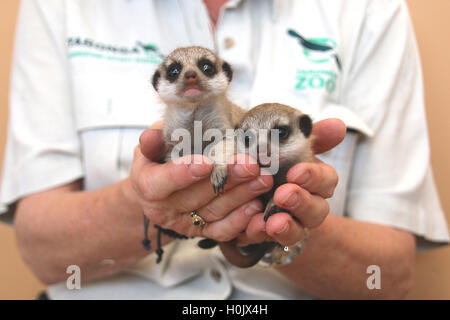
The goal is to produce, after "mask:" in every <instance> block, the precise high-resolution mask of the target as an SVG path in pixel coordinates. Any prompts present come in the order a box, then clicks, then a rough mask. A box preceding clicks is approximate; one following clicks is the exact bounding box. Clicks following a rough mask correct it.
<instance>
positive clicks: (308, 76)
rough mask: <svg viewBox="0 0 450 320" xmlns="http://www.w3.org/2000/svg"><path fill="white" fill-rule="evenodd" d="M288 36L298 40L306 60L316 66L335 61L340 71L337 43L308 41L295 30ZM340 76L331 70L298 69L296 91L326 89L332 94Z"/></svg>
mask: <svg viewBox="0 0 450 320" xmlns="http://www.w3.org/2000/svg"><path fill="white" fill-rule="evenodd" d="M287 33H288V35H289V36H291V37H293V38H295V39H297V40H298V43H299V44H300V46H301V47H302V53H303V55H304V56H305V58H306V59H307V60H308V61H310V62H313V63H314V64H322V63H325V62H329V61H330V60H334V61H335V62H336V65H337V67H338V69H339V70H341V62H340V59H339V57H338V55H337V53H336V50H335V48H336V42H335V41H334V40H333V39H330V38H308V39H306V38H305V37H303V36H302V35H300V34H299V33H298V32H296V31H295V30H293V29H288V32H287ZM337 77H338V75H337V74H336V73H335V72H333V71H331V70H303V69H297V72H296V84H295V89H296V90H307V89H315V90H317V89H325V90H326V91H327V92H328V93H332V92H333V91H334V90H335V89H336V80H337Z"/></svg>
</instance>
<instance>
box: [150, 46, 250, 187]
mask: <svg viewBox="0 0 450 320" xmlns="http://www.w3.org/2000/svg"><path fill="white" fill-rule="evenodd" d="M232 77H233V71H232V69H231V67H230V65H229V64H228V63H227V62H226V61H224V60H222V59H220V58H219V57H218V56H217V55H215V54H214V53H213V52H212V51H210V50H208V49H205V48H202V47H195V46H194V47H186V48H179V49H176V50H174V51H172V52H171V53H170V54H169V55H168V56H167V58H166V59H165V60H164V61H163V62H162V64H161V65H160V66H159V67H158V69H157V70H156V71H155V73H154V75H153V78H152V84H153V87H154V88H155V90H156V91H157V92H158V94H159V96H160V98H161V100H162V101H163V102H164V103H165V104H166V109H165V114H164V124H163V138H164V140H165V142H166V145H167V151H166V156H165V159H164V160H165V161H170V160H171V159H172V157H171V154H172V151H173V148H174V147H175V146H176V145H177V144H178V143H179V141H174V140H172V133H173V132H174V131H175V130H177V129H186V130H188V131H189V133H190V137H191V143H190V147H191V150H189V151H190V154H194V153H203V152H204V150H205V147H206V146H207V143H205V142H204V141H203V139H202V137H203V134H204V132H206V131H207V130H209V129H218V130H220V131H221V133H222V134H223V135H224V136H225V134H226V129H233V128H234V127H235V126H236V124H237V123H238V122H239V120H240V118H241V116H242V114H243V113H244V111H243V110H242V109H241V108H239V107H238V106H236V105H235V104H233V103H232V102H231V101H230V100H228V98H227V96H226V93H227V90H228V87H229V85H230V82H231V79H232ZM196 121H199V122H201V128H202V132H201V136H200V139H201V140H202V141H194V138H195V137H196V136H195V134H194V124H195V122H196ZM196 143H197V144H200V148H197V149H198V150H196V148H194V146H195V145H196ZM216 151H217V150H216ZM223 151H224V152H226V150H223ZM233 151H234V150H228V153H230V154H228V156H230V155H232V154H233ZM184 155H186V154H184ZM226 156H227V155H223V157H226ZM213 160H214V159H213ZM226 177H227V166H226V164H225V163H221V164H219V163H215V165H214V168H213V171H212V174H211V184H212V187H213V189H214V192H215V193H220V192H221V191H223V188H224V185H225V183H226Z"/></svg>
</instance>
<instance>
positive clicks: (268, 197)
mask: <svg viewBox="0 0 450 320" xmlns="http://www.w3.org/2000/svg"><path fill="white" fill-rule="evenodd" d="M238 127H239V128H240V129H242V130H243V131H244V132H250V133H251V134H250V135H247V133H246V136H245V144H246V148H247V149H248V150H250V149H251V148H252V145H253V147H256V148H255V150H257V155H256V157H257V158H258V159H257V161H258V163H259V164H260V166H261V167H268V166H271V163H267V162H264V163H262V161H261V158H260V156H261V153H260V152H261V150H265V151H267V154H270V156H271V159H272V160H275V161H278V166H277V168H278V170H277V172H273V177H274V185H273V188H272V190H271V191H269V192H267V193H265V194H263V195H262V196H260V197H259V199H260V200H261V201H262V202H263V207H264V208H265V210H264V220H265V221H267V219H268V218H269V217H270V216H271V215H273V214H276V213H278V212H288V211H287V210H284V209H281V208H279V207H277V206H276V205H275V203H274V201H273V195H274V193H275V190H276V189H277V188H278V187H279V186H281V185H282V184H285V183H286V182H287V181H286V174H287V172H288V171H289V169H290V168H291V167H292V166H294V165H295V164H297V163H300V162H312V161H313V158H314V153H313V150H312V141H313V138H314V137H313V136H312V134H311V132H312V120H311V118H310V117H309V116H308V115H306V114H304V113H302V112H301V111H299V110H297V109H294V108H291V107H288V106H286V105H282V104H278V103H266V104H261V105H259V106H257V107H254V108H253V109H251V110H249V111H248V112H247V113H246V114H245V115H244V116H243V118H242V120H241V122H240V124H239V126H238ZM260 129H265V130H263V131H260ZM268 130H272V132H277V133H278V143H271V136H270V134H269V135H268V136H267V137H257V136H255V133H256V134H258V133H259V134H261V133H263V132H266V133H267V131H268ZM247 137H249V138H247ZM275 141H276V140H275ZM255 144H256V146H255ZM273 156H275V158H274V157H273ZM219 246H220V249H221V251H222V253H223V255H224V256H225V258H226V259H227V260H228V261H229V262H230V263H231V264H233V265H235V266H238V267H241V268H248V267H251V266H253V265H255V264H256V263H258V261H260V260H261V258H262V257H263V256H264V255H265V254H266V253H268V252H270V251H272V250H273V249H274V248H275V246H276V244H275V243H273V242H264V243H262V244H253V245H249V246H247V247H243V248H238V247H237V245H236V240H232V241H229V242H222V243H219Z"/></svg>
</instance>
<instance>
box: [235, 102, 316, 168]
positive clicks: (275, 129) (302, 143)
mask: <svg viewBox="0 0 450 320" xmlns="http://www.w3.org/2000/svg"><path fill="white" fill-rule="evenodd" d="M239 127H240V128H241V129H242V130H243V131H244V133H245V136H244V139H245V147H246V148H247V149H249V150H251V148H254V149H255V148H256V150H257V151H256V152H257V155H258V159H257V160H258V162H259V164H260V165H261V166H263V167H264V166H266V165H270V163H264V161H262V160H261V158H262V155H264V153H266V155H267V156H268V157H269V158H273V157H274V156H275V155H276V157H277V160H278V162H279V165H280V166H281V167H283V166H287V165H289V164H292V163H293V162H298V161H297V160H298V159H307V158H311V156H312V154H311V153H312V151H311V139H312V137H311V132H312V120H311V118H310V117H309V116H308V115H306V114H303V113H302V112H300V111H299V110H297V109H294V108H291V107H288V106H285V105H281V104H276V103H266V104H262V105H259V106H257V107H255V108H253V109H251V110H250V111H248V113H247V114H246V115H245V116H244V118H243V119H242V121H241V124H240V125H239ZM274 134H276V135H277V137H275V136H274ZM274 154H275V155H274ZM272 160H273V159H272Z"/></svg>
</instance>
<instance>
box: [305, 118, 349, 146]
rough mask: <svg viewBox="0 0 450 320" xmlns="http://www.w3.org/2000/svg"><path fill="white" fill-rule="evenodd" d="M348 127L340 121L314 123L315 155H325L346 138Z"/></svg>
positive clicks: (327, 120) (330, 120)
mask: <svg viewBox="0 0 450 320" xmlns="http://www.w3.org/2000/svg"><path fill="white" fill-rule="evenodd" d="M345 132H346V127H345V124H344V122H342V121H341V120H339V119H326V120H321V121H318V122H316V123H314V126H313V131H312V134H313V135H314V137H315V139H314V142H313V143H314V145H313V148H314V153H315V154H320V153H324V152H326V151H328V150H330V149H332V148H334V147H335V146H337V145H338V144H339V143H341V141H342V140H344V138H345Z"/></svg>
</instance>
